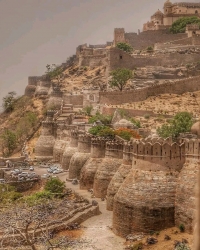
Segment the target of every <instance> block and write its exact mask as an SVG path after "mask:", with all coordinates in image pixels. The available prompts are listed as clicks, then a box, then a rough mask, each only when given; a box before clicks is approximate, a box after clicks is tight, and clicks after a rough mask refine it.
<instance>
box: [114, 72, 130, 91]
mask: <svg viewBox="0 0 200 250" xmlns="http://www.w3.org/2000/svg"><path fill="white" fill-rule="evenodd" d="M110 76H111V77H112V79H111V80H110V81H109V84H110V86H111V87H117V88H118V89H119V90H120V91H122V90H123V88H124V87H125V86H126V83H127V81H128V80H129V79H131V78H133V73H132V70H130V69H123V68H122V69H116V70H113V71H111V72H110Z"/></svg>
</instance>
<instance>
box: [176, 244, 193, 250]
mask: <svg viewBox="0 0 200 250" xmlns="http://www.w3.org/2000/svg"><path fill="white" fill-rule="evenodd" d="M174 250H191V249H190V247H189V246H187V245H186V244H185V243H180V244H178V246H176V247H175V249H174Z"/></svg>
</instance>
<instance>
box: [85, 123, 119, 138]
mask: <svg viewBox="0 0 200 250" xmlns="http://www.w3.org/2000/svg"><path fill="white" fill-rule="evenodd" d="M88 132H89V133H90V134H92V135H96V136H100V137H109V138H111V139H114V137H115V132H114V130H113V129H111V128H110V127H107V126H94V127H92V128H90V129H89V131H88Z"/></svg>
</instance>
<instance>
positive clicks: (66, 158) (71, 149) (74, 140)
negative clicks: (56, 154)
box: [61, 129, 80, 169]
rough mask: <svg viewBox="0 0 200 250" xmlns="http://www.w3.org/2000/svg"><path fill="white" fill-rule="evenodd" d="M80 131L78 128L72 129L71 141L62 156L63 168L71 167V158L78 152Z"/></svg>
mask: <svg viewBox="0 0 200 250" xmlns="http://www.w3.org/2000/svg"><path fill="white" fill-rule="evenodd" d="M79 133H80V131H78V130H77V129H72V130H70V142H69V145H66V147H65V149H64V152H63V156H62V164H61V165H62V168H63V169H69V165H70V160H71V158H72V156H73V155H74V154H75V153H76V152H77V150H78V135H79Z"/></svg>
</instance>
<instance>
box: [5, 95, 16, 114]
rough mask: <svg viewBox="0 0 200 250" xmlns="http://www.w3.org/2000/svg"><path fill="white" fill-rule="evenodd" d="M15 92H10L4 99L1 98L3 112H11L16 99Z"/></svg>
mask: <svg viewBox="0 0 200 250" xmlns="http://www.w3.org/2000/svg"><path fill="white" fill-rule="evenodd" d="M15 95H16V92H15V91H12V92H9V93H8V94H7V95H6V96H5V97H3V103H2V106H3V108H4V111H6V112H12V111H13V110H14V106H15V102H16V100H17V99H16V98H15Z"/></svg>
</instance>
